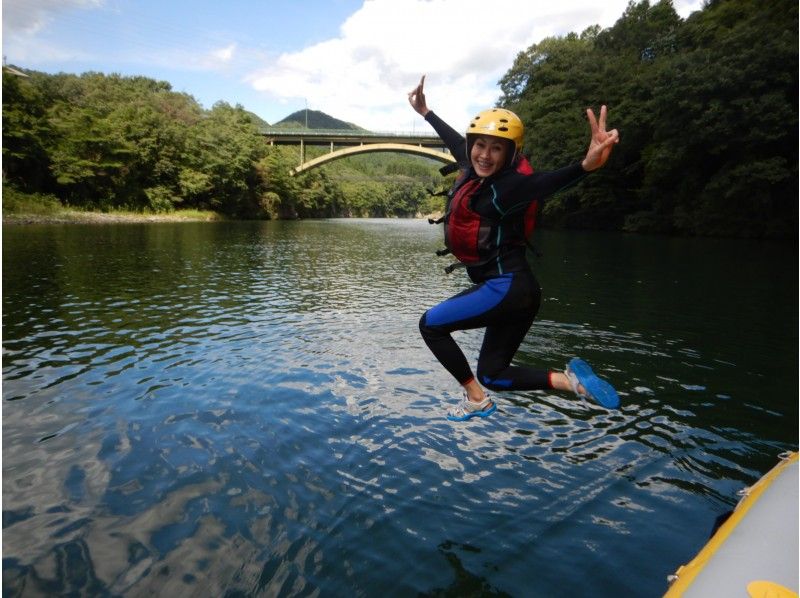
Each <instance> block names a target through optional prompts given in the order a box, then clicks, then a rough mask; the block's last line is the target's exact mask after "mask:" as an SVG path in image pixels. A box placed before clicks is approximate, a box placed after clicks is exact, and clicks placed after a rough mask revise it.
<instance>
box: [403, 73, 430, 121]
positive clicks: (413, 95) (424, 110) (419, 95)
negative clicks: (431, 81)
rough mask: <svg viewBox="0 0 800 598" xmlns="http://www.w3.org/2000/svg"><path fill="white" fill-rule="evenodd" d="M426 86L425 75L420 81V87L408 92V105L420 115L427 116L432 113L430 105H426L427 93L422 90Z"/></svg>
mask: <svg viewBox="0 0 800 598" xmlns="http://www.w3.org/2000/svg"><path fill="white" fill-rule="evenodd" d="M424 86H425V75H422V79H420V80H419V85H417V86H416V87H415V88H414V89H412V90H411V91H409V92H408V103H409V104H411V107H412V108H413V109H414V110H415V111H416V112H417V113H419V114H420V115H422V116H425V115H426V114H428V112H430V110H428V105H427V104H426V103H425V93H424V92H423V91H422V88H423V87H424Z"/></svg>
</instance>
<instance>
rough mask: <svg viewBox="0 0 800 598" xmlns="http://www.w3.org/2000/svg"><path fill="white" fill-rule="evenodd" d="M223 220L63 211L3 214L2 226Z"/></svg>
mask: <svg viewBox="0 0 800 598" xmlns="http://www.w3.org/2000/svg"><path fill="white" fill-rule="evenodd" d="M220 220H225V217H224V216H222V215H221V214H218V213H217V212H210V211H208V212H206V211H198V210H185V211H177V212H170V213H168V214H144V213H139V212H82V211H78V210H64V211H60V212H52V213H47V214H24V213H22V214H17V213H12V214H3V224H18V225H26V224H124V223H137V222H143V223H155V222H213V221H220Z"/></svg>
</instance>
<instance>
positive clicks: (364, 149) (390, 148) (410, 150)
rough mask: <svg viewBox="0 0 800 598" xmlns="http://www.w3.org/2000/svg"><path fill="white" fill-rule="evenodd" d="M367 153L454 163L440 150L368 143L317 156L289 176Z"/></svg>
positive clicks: (401, 144) (294, 169)
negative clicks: (414, 155) (393, 154)
mask: <svg viewBox="0 0 800 598" xmlns="http://www.w3.org/2000/svg"><path fill="white" fill-rule="evenodd" d="M368 152H399V153H403V154H417V155H421V156H425V157H426V158H433V159H434V160H439V161H440V162H445V163H447V162H455V161H456V160H455V158H453V156H452V155H450V154H448V153H445V152H443V151H441V150H435V149H430V148H427V147H420V146H418V145H407V144H405V143H369V144H364V145H357V146H354V147H345V148H342V149H339V150H336V151H334V152H331V153H329V154H325V155H322V156H319V157H318V158H314V159H313V160H309V161H308V162H304V163H303V164H301V165H300V166H298V167H297V168H293V169H292V170H291V171H290V174H291V175H292V176H294V175H296V174H300V173H301V172H305V171H306V170H310V169H312V168H316V167H317V166H320V165H322V164H325V163H327V162H332V161H333V160H340V159H341V158H346V157H347V156H353V155H355V154H366V153H368Z"/></svg>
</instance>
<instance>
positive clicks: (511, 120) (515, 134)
mask: <svg viewBox="0 0 800 598" xmlns="http://www.w3.org/2000/svg"><path fill="white" fill-rule="evenodd" d="M524 132H525V126H524V125H523V124H522V121H521V120H520V118H519V116H517V115H516V114H514V113H513V112H511V110H506V109H505V108H489V109H488V110H484V111H483V112H480V113H479V114H478V115H477V116H476V117H475V118H473V119H472V120H471V121H470V123H469V126H468V127H467V135H491V136H493V137H502V138H503V139H508V140H509V141H511V142H513V143H514V150H515V153H519V151H520V150H521V149H522V135H523V133H524Z"/></svg>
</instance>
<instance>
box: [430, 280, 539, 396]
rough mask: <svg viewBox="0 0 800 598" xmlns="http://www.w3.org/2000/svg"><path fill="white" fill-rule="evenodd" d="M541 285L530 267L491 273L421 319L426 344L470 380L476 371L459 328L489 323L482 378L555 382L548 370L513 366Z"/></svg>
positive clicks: (514, 386)
mask: <svg viewBox="0 0 800 598" xmlns="http://www.w3.org/2000/svg"><path fill="white" fill-rule="evenodd" d="M540 302H541V288H540V287H539V283H538V281H537V280H536V278H535V277H534V276H533V274H532V273H531V272H530V271H528V270H524V271H521V272H512V273H510V274H504V275H501V276H497V277H494V278H489V279H487V280H485V281H483V282H481V283H479V284H476V285H474V286H472V287H470V288H469V289H467V290H465V291H463V292H461V293H459V294H458V295H455V296H453V297H451V298H450V299H447V300H446V301H444V302H442V303H440V304H439V305H437V306H435V307H432V308H431V309H429V310H428V311H426V312H425V313H424V314H423V315H422V318H420V321H419V329H420V332H421V333H422V338H423V339H424V340H425V344H426V345H428V348H429V349H430V350H431V351H432V352H433V354H434V355H435V356H436V358H437V359H438V360H439V362H440V363H441V364H442V365H443V366H444V367H445V369H446V370H447V371H448V372H450V374H452V375H453V377H454V378H455V379H456V380H458V382H459V384H466V383H467V382H469V381H470V380H472V379H473V378H474V377H475V376H474V375H473V373H472V369H471V368H470V366H469V363H468V362H467V358H466V357H465V356H464V352H463V351H462V350H461V348H460V347H459V346H458V345H457V344H456V342H455V341H454V340H453V337H452V333H453V332H455V331H456V330H470V329H474V328H486V333H485V334H484V337H483V344H482V345H481V352H480V355H479V357H478V380H479V381H480V382H481V384H483V385H484V386H485V387H486V388H489V389H491V390H536V389H544V388H552V387H551V385H550V374H549V372H548V371H546V370H539V369H533V368H524V367H518V366H512V365H511V360H512V359H513V358H514V354H515V353H516V352H517V349H519V346H520V344H522V339H524V338H525V335H526V334H527V333H528V330H529V329H530V327H531V324H533V320H534V318H535V317H536V313H537V312H538V311H539V304H540Z"/></svg>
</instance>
